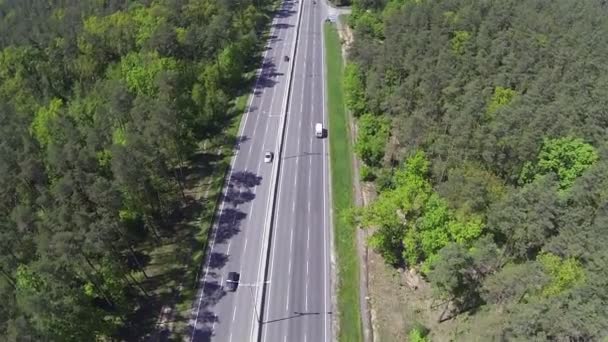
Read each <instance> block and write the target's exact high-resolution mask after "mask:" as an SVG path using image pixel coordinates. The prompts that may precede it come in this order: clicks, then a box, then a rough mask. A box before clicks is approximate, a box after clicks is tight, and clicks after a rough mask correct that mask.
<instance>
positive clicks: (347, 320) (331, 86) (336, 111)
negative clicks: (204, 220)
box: [324, 23, 362, 342]
mask: <svg viewBox="0 0 608 342" xmlns="http://www.w3.org/2000/svg"><path fill="white" fill-rule="evenodd" d="M324 31H325V32H324V33H325V53H326V63H327V95H328V107H329V129H330V131H329V132H330V133H329V145H330V156H331V181H332V199H333V211H334V218H333V224H334V233H335V246H336V252H337V254H338V311H339V314H340V327H339V331H340V333H339V336H338V338H339V340H340V341H348V342H354V341H361V339H362V336H361V314H360V312H359V264H358V260H359V259H358V256H357V246H356V240H355V238H356V235H355V234H356V231H355V229H356V228H355V227H354V226H352V225H351V224H349V223H348V222H346V220H344V219H342V218H341V213H342V212H343V211H344V210H345V209H349V208H351V207H352V206H353V190H352V189H353V183H352V182H353V179H352V177H353V176H352V163H351V155H352V150H351V146H350V138H349V136H350V132H349V126H348V118H347V116H346V111H345V108H344V95H343V91H342V73H343V65H342V64H343V63H342V51H341V44H340V39H339V37H338V32H337V30H336V27H335V26H334V25H332V24H329V23H328V24H325V29H324Z"/></svg>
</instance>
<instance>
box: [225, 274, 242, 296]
mask: <svg viewBox="0 0 608 342" xmlns="http://www.w3.org/2000/svg"><path fill="white" fill-rule="evenodd" d="M240 277H241V276H240V275H239V274H238V273H237V272H230V273H228V278H226V290H227V291H230V292H234V291H236V288H237V287H239V278H240Z"/></svg>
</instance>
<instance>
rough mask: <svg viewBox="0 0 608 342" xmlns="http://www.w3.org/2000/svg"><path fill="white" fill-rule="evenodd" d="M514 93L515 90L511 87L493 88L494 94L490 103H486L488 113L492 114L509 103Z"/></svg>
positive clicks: (515, 93)
mask: <svg viewBox="0 0 608 342" xmlns="http://www.w3.org/2000/svg"><path fill="white" fill-rule="evenodd" d="M516 95H517V92H516V91H515V90H513V89H509V88H504V87H496V88H494V94H493V95H492V99H490V103H489V104H488V109H487V113H488V115H492V114H494V112H496V111H497V110H498V109H500V108H502V107H504V106H507V105H509V103H511V101H513V98H514V97H515V96H516Z"/></svg>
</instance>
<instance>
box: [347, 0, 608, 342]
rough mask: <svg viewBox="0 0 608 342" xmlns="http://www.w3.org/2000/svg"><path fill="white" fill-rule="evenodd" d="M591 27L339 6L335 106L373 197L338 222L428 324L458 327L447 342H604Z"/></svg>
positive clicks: (595, 17) (481, 6)
mask: <svg viewBox="0 0 608 342" xmlns="http://www.w3.org/2000/svg"><path fill="white" fill-rule="evenodd" d="M607 18H608V6H607V5H606V2H605V1H600V0H589V1H572V0H554V1H545V0H530V1H514V0H505V1H477V0H436V1H430V0H411V1H410V0H388V1H384V0H355V1H354V3H353V8H352V14H351V16H350V17H349V18H348V20H349V25H350V26H351V27H352V29H353V32H354V43H353V45H352V46H351V47H350V49H349V63H348V65H347V66H346V69H345V78H344V87H345V91H346V100H345V101H346V102H347V105H348V108H349V109H350V111H351V112H352V113H353V115H354V116H355V118H356V120H357V124H358V132H357V137H356V144H355V152H356V153H357V155H358V157H359V158H360V159H361V161H362V162H363V166H362V168H361V178H362V180H363V181H367V182H373V184H374V185H375V188H376V190H377V192H378V197H377V198H376V200H375V201H374V202H373V203H371V204H370V205H368V206H367V207H365V208H363V209H360V210H356V211H355V212H354V215H351V216H352V219H355V220H358V222H359V223H360V224H362V225H363V226H365V227H370V229H373V230H372V231H373V234H372V236H371V238H370V240H369V244H370V246H372V247H373V248H374V249H375V250H376V251H377V252H378V253H379V254H380V255H382V257H383V259H384V260H385V261H386V263H388V264H390V265H391V266H394V267H395V268H397V267H406V268H415V269H417V270H419V272H420V273H421V274H422V276H423V277H424V279H425V280H426V281H428V283H430V286H431V287H432V291H433V296H434V298H435V302H436V303H442V304H445V305H442V307H443V310H444V312H443V314H442V316H441V319H440V320H441V321H447V320H451V319H454V318H458V317H463V316H464V317H467V319H466V320H462V322H464V323H463V324H462V326H460V327H458V331H453V332H452V335H451V336H450V337H449V338H450V339H452V340H455V341H547V340H550V341H599V340H602V339H603V338H606V336H608V267H607V265H608V248H607V246H608V144H607V142H608V134H607V133H608V112H607V109H608V98H607V97H606V94H608V19H607ZM422 330H424V329H422ZM425 333H426V332H421V331H420V330H415V331H412V332H411V333H410V339H412V340H415V341H423V340H425V339H427V338H428V339H433V337H437V336H434V335H433V331H430V335H429V336H427V337H424V334H425ZM444 337H445V336H444ZM438 340H442V339H438Z"/></svg>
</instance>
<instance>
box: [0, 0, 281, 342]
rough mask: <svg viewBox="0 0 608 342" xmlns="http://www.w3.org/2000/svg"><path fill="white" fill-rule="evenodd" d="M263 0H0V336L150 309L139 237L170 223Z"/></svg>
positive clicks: (215, 125)
mask: <svg viewBox="0 0 608 342" xmlns="http://www.w3.org/2000/svg"><path fill="white" fill-rule="evenodd" d="M270 5H271V1H267V0H256V1H255V2H254V1H250V0H239V1H232V0H141V1H137V0H102V1H99V0H62V1H59V0H48V1H22V0H4V1H0V303H2V304H1V305H0V340H2V341H94V340H110V339H111V340H117V339H128V340H135V339H137V338H139V336H132V335H130V336H127V337H125V336H126V335H125V334H126V333H130V334H133V333H134V332H136V331H138V326H137V325H138V320H137V318H138V317H140V315H142V314H143V315H148V316H155V315H158V311H145V310H143V309H144V308H145V305H146V303H148V302H150V301H152V300H153V298H152V296H153V295H152V294H151V293H149V292H148V291H147V290H146V286H145V285H146V281H147V280H149V279H146V278H147V275H146V272H145V271H144V269H143V268H144V266H145V264H146V260H147V258H146V253H145V246H154V245H157V244H159V243H161V241H163V240H164V239H165V238H167V237H170V236H171V235H172V234H175V231H174V226H175V224H174V223H175V222H177V221H179V219H180V216H181V215H182V214H183V213H182V211H183V208H184V206H185V202H186V196H185V194H184V191H185V186H186V185H185V184H184V179H185V173H186V172H187V171H188V172H190V171H189V170H188V167H187V165H189V160H190V159H191V158H192V156H193V155H194V154H195V153H196V151H197V150H198V149H199V145H200V143H201V142H202V141H203V140H205V139H209V138H210V137H217V136H221V135H222V134H224V133H223V132H224V128H225V127H226V126H227V125H228V124H229V122H230V121H231V120H232V117H231V115H235V114H234V113H232V112H231V108H232V107H233V106H234V103H233V102H234V99H235V98H236V97H237V96H239V95H241V94H242V93H243V92H246V91H248V89H245V88H244V87H247V84H248V82H247V81H248V80H247V77H246V75H248V74H252V70H254V69H255V66H256V65H257V61H258V60H257V58H256V56H258V55H259V51H260V43H263V42H262V41H261V39H260V37H261V36H262V35H261V33H262V32H263V31H264V28H265V26H266V24H267V23H268V19H269V15H268V11H267V9H268V8H269V7H270ZM225 138H226V139H227V140H230V139H233V138H234V137H230V136H227V137H225ZM202 172H204V170H203V171H202ZM200 176H201V177H202V176H203V175H200ZM197 248H198V249H204V246H200V245H199V246H197ZM146 319H149V320H152V321H153V320H154V319H155V317H147V318H146Z"/></svg>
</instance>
